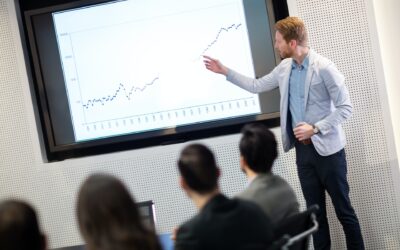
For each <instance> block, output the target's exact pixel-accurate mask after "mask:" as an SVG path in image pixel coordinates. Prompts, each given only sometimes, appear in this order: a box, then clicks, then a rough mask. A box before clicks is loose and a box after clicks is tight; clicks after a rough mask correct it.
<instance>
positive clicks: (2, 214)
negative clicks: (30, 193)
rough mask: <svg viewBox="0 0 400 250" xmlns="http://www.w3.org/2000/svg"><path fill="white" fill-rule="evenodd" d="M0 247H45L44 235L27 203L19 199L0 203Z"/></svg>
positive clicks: (42, 249)
mask: <svg viewBox="0 0 400 250" xmlns="http://www.w3.org/2000/svg"><path fill="white" fill-rule="evenodd" d="M0 249H2V250H3V249H4V250H45V249H46V237H45V236H44V235H43V234H42V233H41V231H40V229H39V223H38V219H37V216H36V212H35V210H34V209H33V208H32V207H31V206H30V205H29V204H28V203H26V202H23V201H19V200H5V201H3V202H1V203H0Z"/></svg>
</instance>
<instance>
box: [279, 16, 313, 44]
mask: <svg viewBox="0 0 400 250" xmlns="http://www.w3.org/2000/svg"><path fill="white" fill-rule="evenodd" d="M275 30H277V31H279V33H281V34H282V36H283V38H284V39H285V41H286V42H289V41H290V40H296V41H297V43H298V45H301V46H307V45H308V34H307V29H306V27H305V25H304V22H303V20H301V19H300V18H298V17H286V18H285V19H282V20H279V21H278V22H277V23H276V24H275Z"/></svg>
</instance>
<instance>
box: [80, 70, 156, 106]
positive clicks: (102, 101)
mask: <svg viewBox="0 0 400 250" xmlns="http://www.w3.org/2000/svg"><path fill="white" fill-rule="evenodd" d="M159 79H160V78H159V77H158V76H157V77H155V78H154V79H153V80H152V81H150V82H149V83H146V84H145V85H144V86H143V87H136V86H132V87H131V89H130V91H127V90H126V88H125V85H124V84H122V83H120V84H119V86H118V89H117V90H116V91H115V92H114V95H108V96H106V97H101V98H93V99H91V100H88V101H87V102H86V104H82V106H83V108H85V109H89V108H90V107H93V106H94V105H95V104H96V103H100V104H101V105H104V104H106V103H109V102H112V101H114V100H115V99H116V98H117V97H118V95H119V93H121V92H125V97H126V99H128V100H131V96H132V94H133V93H134V92H137V91H140V92H143V91H145V90H146V88H147V87H148V86H151V85H153V84H154V83H155V82H156V81H157V80H159Z"/></svg>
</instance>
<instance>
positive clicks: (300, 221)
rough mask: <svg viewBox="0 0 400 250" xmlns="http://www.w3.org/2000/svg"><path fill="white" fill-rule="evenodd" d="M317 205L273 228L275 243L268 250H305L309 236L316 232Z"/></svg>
mask: <svg viewBox="0 0 400 250" xmlns="http://www.w3.org/2000/svg"><path fill="white" fill-rule="evenodd" d="M318 210H319V207H318V205H313V206H310V207H309V208H308V209H307V210H305V211H303V212H300V213H298V214H295V215H292V216H290V217H289V218H287V219H285V220H284V221H282V222H281V223H279V225H277V227H276V228H275V231H274V233H275V241H274V243H273V245H272V247H271V248H269V249H270V250H278V249H280V250H307V249H308V244H309V241H310V236H311V234H313V233H314V232H316V231H317V230H318V222H317V215H316V213H317V212H318Z"/></svg>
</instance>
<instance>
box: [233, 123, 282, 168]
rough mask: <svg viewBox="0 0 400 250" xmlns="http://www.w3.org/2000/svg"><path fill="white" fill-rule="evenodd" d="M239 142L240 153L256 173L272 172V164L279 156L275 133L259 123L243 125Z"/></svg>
mask: <svg viewBox="0 0 400 250" xmlns="http://www.w3.org/2000/svg"><path fill="white" fill-rule="evenodd" d="M241 133H242V138H241V139H240V143H239V150H240V155H241V156H242V157H243V158H244V160H245V161H246V163H247V164H248V166H249V167H250V169H252V170H253V171H254V172H256V173H269V172H271V169H272V165H273V164H274V161H275V159H276V157H278V148H277V143H276V140H275V136H274V134H273V133H272V132H271V131H270V130H269V129H268V128H267V127H266V126H264V125H262V124H259V123H251V124H247V125H245V126H244V127H243V129H242V131H241Z"/></svg>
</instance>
